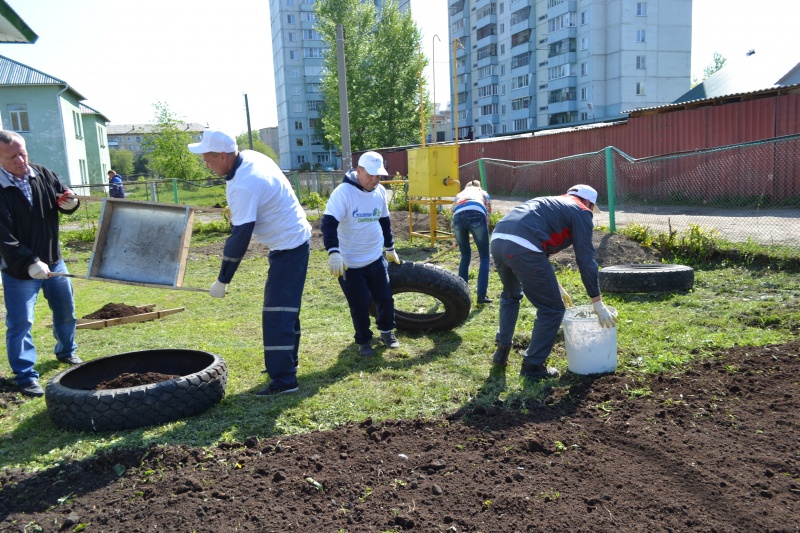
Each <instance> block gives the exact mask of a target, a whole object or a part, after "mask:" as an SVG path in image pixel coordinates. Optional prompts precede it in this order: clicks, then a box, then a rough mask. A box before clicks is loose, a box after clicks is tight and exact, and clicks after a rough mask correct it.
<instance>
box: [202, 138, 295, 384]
mask: <svg viewBox="0 0 800 533" xmlns="http://www.w3.org/2000/svg"><path fill="white" fill-rule="evenodd" d="M189 151H190V152H192V153H195V154H202V155H203V160H204V161H205V163H206V166H208V168H209V169H211V171H212V172H214V174H216V175H217V176H220V177H225V181H226V183H225V196H226V198H227V200H228V208H229V209H230V212H231V225H232V228H231V236H230V237H228V240H227V241H225V248H224V250H223V257H222V267H221V268H220V271H219V276H218V277H217V280H216V281H214V284H213V285H211V290H210V291H209V294H210V295H211V296H212V297H214V298H222V297H224V296H225V289H226V287H227V285H228V283H230V282H231V280H232V279H233V275H234V273H236V269H237V268H238V267H239V263H240V262H241V260H242V258H243V257H244V254H245V252H246V251H247V247H248V245H249V244H250V238H251V237H255V238H256V239H257V240H258V241H259V242H260V243H262V244H265V245H266V246H268V247H269V249H270V252H269V270H268V272H267V281H266V284H265V285H264V306H263V308H262V311H261V326H262V332H263V336H264V364H265V366H266V369H267V373H268V374H269V376H270V378H271V381H270V383H269V385H268V386H267V387H266V388H265V389H263V390H261V391H259V392H257V393H256V394H257V395H258V396H270V395H273V394H282V393H287V392H295V391H297V390H298V388H299V385H298V383H297V364H298V350H299V347H300V304H301V300H302V296H303V286H304V285H305V282H306V273H307V272H308V258H309V251H310V247H309V239H310V238H311V225H310V224H309V223H308V220H306V213H305V211H304V210H303V207H302V206H301V205H300V202H299V201H298V200H297V196H296V195H295V193H294V190H293V189H292V185H291V183H289V180H288V179H286V176H284V174H283V172H281V169H280V168H278V165H276V164H275V162H274V161H273V160H272V159H270V158H269V157H267V156H265V155H263V154H261V153H259V152H255V151H253V150H244V151H242V152H239V151H238V147H237V146H236V141H235V140H234V139H233V138H232V137H230V136H229V135H227V134H225V133H223V132H221V131H215V130H206V131H205V132H203V140H202V141H201V142H199V143H194V144H190V145H189Z"/></svg>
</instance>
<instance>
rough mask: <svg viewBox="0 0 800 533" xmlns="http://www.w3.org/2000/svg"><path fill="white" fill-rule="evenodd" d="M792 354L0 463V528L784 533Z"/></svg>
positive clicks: (793, 417) (793, 440) (799, 399)
mask: <svg viewBox="0 0 800 533" xmlns="http://www.w3.org/2000/svg"><path fill="white" fill-rule="evenodd" d="M798 352H800V342H793V343H790V344H784V345H780V346H770V347H765V348H748V347H738V348H735V349H732V350H728V351H725V352H722V353H719V354H718V355H717V356H716V357H714V358H712V359H709V360H706V361H705V362H700V363H698V364H696V365H694V366H692V367H690V368H688V369H686V373H685V374H676V375H670V374H663V375H658V376H639V375H636V374H635V373H630V374H626V375H607V376H602V377H595V378H589V377H584V378H580V377H577V376H574V375H568V376H564V377H562V378H561V379H560V380H558V381H557V382H555V384H554V387H553V388H552V389H551V390H550V392H549V394H548V395H547V397H546V399H545V400H544V402H542V403H541V404H531V405H515V406H503V405H501V404H500V403H499V402H496V403H495V404H494V405H492V404H491V402H489V403H488V404H489V405H490V407H488V408H487V407H485V405H486V402H485V401H484V402H481V403H480V404H477V403H468V404H466V405H465V406H464V407H463V408H462V409H461V410H460V411H459V412H457V413H451V414H450V415H449V416H444V417H442V418H440V419H438V420H434V421H429V422H423V421H420V420H397V421H392V420H387V421H384V422H382V423H378V422H374V421H372V420H364V421H362V422H361V423H352V424H347V425H345V426H343V427H341V428H339V429H336V430H334V431H326V432H313V433H309V434H306V435H296V436H288V437H280V438H273V439H260V438H258V437H257V436H253V437H250V438H248V439H245V440H244V441H243V442H232V443H225V444H221V445H220V446H218V447H214V448H208V449H207V448H203V449H199V448H188V447H183V446H165V447H161V446H155V445H154V446H152V447H150V448H147V449H136V450H114V451H109V452H107V453H103V454H101V455H99V456H98V457H95V458H92V459H88V460H85V461H80V462H74V463H69V462H62V463H60V464H59V465H57V466H55V467H53V468H50V469H48V470H45V471H40V472H25V471H22V470H20V469H16V468H6V469H5V470H3V471H2V473H0V520H2V522H1V523H0V530H3V531H22V530H23V529H24V528H25V527H27V528H28V529H27V531H33V530H34V529H33V526H36V527H37V528H41V529H35V530H37V531H59V530H61V531H75V530H77V528H80V527H81V526H82V525H85V528H84V529H83V530H84V531H131V532H134V531H155V530H158V531H259V532H261V531H270V532H273V531H274V532H284V531H296V532H309V531H347V532H351V533H352V532H378V531H394V532H399V531H449V532H454V533H459V532H479V531H480V532H487V533H488V532H497V533H500V532H517V531H623V532H627V531H708V532H711V531H717V532H729V531H730V532H736V531H741V532H750V531H770V532H797V530H798V523H799V521H798V517H799V516H800V454H798V442H800V423H798V417H797V413H798V409H800V382H799V381H798V379H797V376H798V373H800V356H798ZM503 379H505V378H504V376H501V375H495V376H489V377H488V378H487V384H492V387H487V390H489V389H491V390H495V389H494V384H495V381H496V380H503ZM483 400H486V398H483ZM264 401H269V399H266V400H264ZM509 407H510V408H509Z"/></svg>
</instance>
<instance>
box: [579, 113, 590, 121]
mask: <svg viewBox="0 0 800 533" xmlns="http://www.w3.org/2000/svg"><path fill="white" fill-rule="evenodd" d="M581 120H589V113H587V112H586V111H581Z"/></svg>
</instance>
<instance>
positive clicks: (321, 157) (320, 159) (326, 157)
mask: <svg viewBox="0 0 800 533" xmlns="http://www.w3.org/2000/svg"><path fill="white" fill-rule="evenodd" d="M330 160H331V156H330V154H317V163H328V162H330Z"/></svg>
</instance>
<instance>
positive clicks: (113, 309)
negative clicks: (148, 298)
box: [81, 303, 155, 320]
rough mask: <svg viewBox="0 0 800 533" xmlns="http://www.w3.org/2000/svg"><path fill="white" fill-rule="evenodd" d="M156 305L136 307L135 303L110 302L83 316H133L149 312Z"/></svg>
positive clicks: (100, 318)
mask: <svg viewBox="0 0 800 533" xmlns="http://www.w3.org/2000/svg"><path fill="white" fill-rule="evenodd" d="M154 307H155V306H153V305H148V306H142V307H136V306H133V305H126V304H123V303H119V304H114V303H109V304H106V305H104V306H103V307H101V308H100V309H98V310H97V311H94V312H92V313H89V314H88V315H85V316H83V317H81V318H87V319H96V320H108V319H109V318H122V317H126V316H133V315H140V314H142V313H149V312H150V311H152V310H153V308H154Z"/></svg>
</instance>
